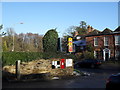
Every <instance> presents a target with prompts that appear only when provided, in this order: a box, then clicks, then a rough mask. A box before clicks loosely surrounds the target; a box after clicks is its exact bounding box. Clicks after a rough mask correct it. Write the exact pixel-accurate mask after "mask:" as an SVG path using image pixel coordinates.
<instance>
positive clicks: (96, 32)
mask: <svg viewBox="0 0 120 90" xmlns="http://www.w3.org/2000/svg"><path fill="white" fill-rule="evenodd" d="M99 33H101V32H100V31H99V30H96V29H95V30H93V31H92V32H90V33H88V34H87V35H96V34H99Z"/></svg>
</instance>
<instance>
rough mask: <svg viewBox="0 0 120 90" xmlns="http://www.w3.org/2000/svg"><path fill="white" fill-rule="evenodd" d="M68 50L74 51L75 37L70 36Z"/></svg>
mask: <svg viewBox="0 0 120 90" xmlns="http://www.w3.org/2000/svg"><path fill="white" fill-rule="evenodd" d="M68 51H69V52H73V39H72V38H68Z"/></svg>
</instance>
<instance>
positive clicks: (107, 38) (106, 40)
mask: <svg viewBox="0 0 120 90" xmlns="http://www.w3.org/2000/svg"><path fill="white" fill-rule="evenodd" d="M104 46H109V37H107V36H105V37H104Z"/></svg>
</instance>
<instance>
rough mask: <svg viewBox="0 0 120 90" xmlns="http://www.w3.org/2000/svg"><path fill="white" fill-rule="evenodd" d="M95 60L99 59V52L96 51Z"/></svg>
mask: <svg viewBox="0 0 120 90" xmlns="http://www.w3.org/2000/svg"><path fill="white" fill-rule="evenodd" d="M94 58H96V59H97V58H99V51H94Z"/></svg>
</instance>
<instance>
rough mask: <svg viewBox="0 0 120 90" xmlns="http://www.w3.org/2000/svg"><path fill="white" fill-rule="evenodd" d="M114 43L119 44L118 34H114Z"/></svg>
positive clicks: (119, 37) (119, 36)
mask: <svg viewBox="0 0 120 90" xmlns="http://www.w3.org/2000/svg"><path fill="white" fill-rule="evenodd" d="M115 45H120V35H115Z"/></svg>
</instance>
